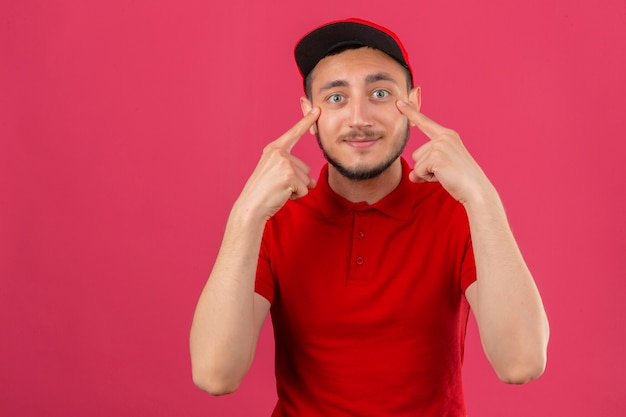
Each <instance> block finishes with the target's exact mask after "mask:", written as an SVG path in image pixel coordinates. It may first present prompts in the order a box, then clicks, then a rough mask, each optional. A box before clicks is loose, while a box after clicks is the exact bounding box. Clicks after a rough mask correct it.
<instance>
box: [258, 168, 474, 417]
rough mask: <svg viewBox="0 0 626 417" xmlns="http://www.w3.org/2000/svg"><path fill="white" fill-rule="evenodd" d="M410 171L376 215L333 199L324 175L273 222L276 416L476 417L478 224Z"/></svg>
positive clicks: (270, 295)
mask: <svg viewBox="0 0 626 417" xmlns="http://www.w3.org/2000/svg"><path fill="white" fill-rule="evenodd" d="M402 165H403V170H404V175H403V178H402V181H401V183H400V184H399V185H398V187H396V189H395V190H394V191H393V192H391V193H390V194H389V195H388V196H386V197H385V198H384V199H382V200H381V201H379V202H378V203H376V204H373V205H368V204H366V203H351V202H349V201H347V200H345V199H344V198H342V197H340V196H339V195H337V194H336V193H335V192H334V191H332V189H331V188H330V187H329V185H328V181H327V176H328V167H327V166H325V167H324V168H323V169H322V172H321V175H320V179H319V181H318V185H317V187H316V188H315V189H313V190H311V192H310V193H309V194H308V195H307V196H306V197H304V198H301V199H299V200H296V201H288V202H287V204H286V205H285V206H284V207H283V208H282V209H281V210H280V211H279V212H278V213H277V214H276V215H275V216H274V217H272V218H271V219H270V220H269V221H268V223H267V225H266V228H265V234H264V237H263V242H262V245H261V254H260V257H259V266H258V271H257V281H256V291H257V292H258V293H259V294H261V295H262V296H264V297H265V298H267V299H268V300H269V301H270V302H271V303H272V307H271V316H272V322H273V325H274V334H275V340H276V365H275V366H276V383H277V390H278V403H277V405H276V408H275V410H274V413H273V416H300V417H303V416H324V417H329V416H332V417H335V416H350V417H352V416H421V417H424V416H433V417H435V416H436V417H442V416H454V417H456V416H465V404H464V400H463V389H462V383H461V365H462V361H463V344H464V338H465V326H466V323H467V316H468V311H469V308H468V305H467V302H466V301H465V297H464V296H463V293H464V291H465V289H466V288H467V287H468V286H469V285H470V284H471V283H472V282H474V280H475V279H476V269H475V265H474V255H473V251H472V245H471V240H470V233H469V225H468V221H467V216H466V213H465V210H464V208H463V206H462V205H461V204H459V203H458V202H457V201H455V200H454V199H453V198H452V197H451V196H450V195H449V194H448V193H447V192H446V191H445V190H444V189H443V188H442V187H441V185H439V184H438V183H420V184H414V183H412V182H410V181H409V180H408V173H409V170H410V168H409V166H408V165H407V163H406V162H405V161H404V160H403V161H402Z"/></svg>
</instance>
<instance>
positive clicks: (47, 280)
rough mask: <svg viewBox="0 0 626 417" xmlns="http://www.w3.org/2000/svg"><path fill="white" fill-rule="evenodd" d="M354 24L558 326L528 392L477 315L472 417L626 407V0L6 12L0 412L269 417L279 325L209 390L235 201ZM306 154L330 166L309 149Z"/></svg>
mask: <svg viewBox="0 0 626 417" xmlns="http://www.w3.org/2000/svg"><path fill="white" fill-rule="evenodd" d="M351 16H358V17H362V18H366V19H370V20H374V21H376V22H378V23H380V24H383V25H386V26H388V27H391V28H392V29H393V30H395V31H396V32H397V33H398V34H399V35H400V37H401V38H402V39H403V41H404V43H405V46H406V47H407V49H408V50H409V52H410V56H411V58H412V63H413V66H414V68H415V72H416V74H415V75H416V80H417V82H418V83H419V84H420V85H421V86H422V88H423V102H424V103H423V108H422V110H423V111H424V113H426V114H427V115H429V116H430V117H432V118H433V119H435V120H437V121H439V122H440V123H441V124H443V125H445V126H448V127H451V128H454V129H455V130H457V131H459V132H460V133H461V136H462V137H463V138H464V141H465V143H466V145H467V146H468V147H469V148H470V150H471V151H472V153H473V155H474V156H475V158H476V159H477V160H478V161H479V162H480V163H481V165H482V166H483V168H484V169H485V171H486V172H487V173H488V175H489V176H490V178H491V179H492V181H493V182H494V183H495V184H496V186H497V187H498V189H499V190H500V193H501V195H502V198H503V200H504V202H505V205H506V207H507V210H508V213H509V217H510V221H511V224H512V227H513V228H514V230H515V233H516V236H517V238H518V241H519V244H520V246H521V247H522V250H523V252H524V254H525V256H526V258H527V261H528V263H529V265H530V267H531V269H532V270H533V272H534V274H535V277H536V280H537V283H538V285H539V287H540V289H541V291H542V294H543V297H544V301H545V305H546V308H547V311H548V313H549V317H550V321H551V326H552V339H551V344H550V348H549V363H548V368H547V370H546V373H545V375H544V376H543V377H542V378H541V379H540V380H538V381H535V382H532V383H530V384H528V385H525V386H506V385H504V384H501V383H500V382H498V380H497V378H496V377H495V375H494V373H493V371H492V370H491V369H490V367H489V365H488V364H487V362H486V360H485V359H484V357H483V355H482V352H481V350H480V342H479V340H478V335H477V333H476V329H475V325H474V323H473V322H472V321H471V322H470V326H469V336H468V345H467V352H466V366H465V384H466V396H467V403H468V409H469V414H470V416H472V415H474V416H482V417H496V416H503V415H506V416H510V417H516V416H524V417H526V416H539V417H543V416H545V417H553V416H568V417H572V416H618V415H625V414H626V405H625V404H624V395H625V394H626V392H625V390H624V386H626V359H625V358H626V355H625V354H624V344H625V343H626V326H624V324H623V320H624V317H625V316H626V307H625V306H624V302H623V300H624V293H625V291H626V284H625V277H624V274H623V271H624V263H625V262H624V261H625V259H626V256H625V255H626V254H625V249H626V239H625V237H624V235H625V233H626V221H625V220H624V216H625V214H626V197H625V195H626V192H625V191H626V190H625V178H626V168H625V166H624V165H625V163H624V160H625V157H626V145H625V144H624V143H625V141H624V137H625V136H624V131H625V120H626V116H625V114H626V99H625V97H626V83H625V78H626V77H625V76H624V74H626V1H624V0H599V1H593V2H592V1H569V0H559V1H556V0H547V1H546V0H530V1H526V2H503V1H499V0H483V1H477V2H469V1H463V0H447V1H433V0H430V1H411V2H408V1H397V2H386V3H385V4H384V7H383V5H382V4H381V3H380V2H378V1H373V0H360V1H356V0H354V1H332V0H319V1H316V2H291V1H283V2H278V1H276V2H272V1H258V2H247V1H242V0H232V1H223V2H211V1H208V0H204V1H199V0H189V1H184V2H181V1H174V0H160V1H155V0H134V1H128V0H114V1H106V2H105V1H84V0H50V1H43V0H42V1H35V0H12V1H11V0H2V1H1V2H0V146H1V147H0V415H2V416H22V417H31V416H32V417H34V416H42V415H45V416H93V417H95V416H111V415H115V416H186V417H187V416H188V417H191V416H243V415H245V416H267V415H269V413H270V412H271V409H272V406H273V403H274V401H275V392H274V381H273V375H272V372H273V371H272V366H273V364H272V355H273V344H272V343H273V342H272V337H271V327H270V324H269V323H268V324H267V325H266V327H265V329H264V331H263V333H262V336H261V341H260V344H259V348H258V351H257V357H256V360H255V363H254V365H253V369H252V371H251V373H250V374H249V375H248V377H247V378H246V380H245V381H244V384H243V386H242V387H241V389H240V391H238V392H237V393H235V394H233V395H231V396H227V397H220V398H214V397H210V396H208V395H206V394H204V393H202V392H200V391H199V390H197V389H196V388H195V387H194V386H193V384H192V382H191V376H190V365H189V354H188V342H187V339H188V331H189V325H190V322H191V317H192V314H193V309H194V306H195V302H196V299H197V297H198V295H199V293H200V290H201V288H202V286H203V285H204V282H205V280H206V277H207V276H208V273H209V271H210V269H211V265H212V262H213V260H214V258H215V255H216V252H217V249H218V246H219V243H220V238H221V234H222V230H223V227H224V223H225V220H226V216H227V214H228V211H229V208H230V205H231V204H232V202H233V200H234V199H235V198H236V196H237V194H238V192H239V190H240V188H241V186H242V185H243V183H244V181H245V179H246V178H247V176H248V175H249V174H250V172H251V171H252V169H253V168H254V165H255V164H256V161H257V159H258V157H259V153H260V151H261V149H262V147H263V146H264V144H265V143H267V142H268V141H270V140H272V139H274V138H275V137H277V136H278V135H280V134H281V133H283V132H284V131H285V130H286V129H287V128H288V127H290V126H291V125H292V124H293V123H295V122H296V121H297V120H298V119H299V118H300V109H299V104H298V99H299V97H300V95H301V80H300V78H299V75H298V73H297V70H296V67H295V64H294V63H293V58H292V49H293V46H294V44H295V42H296V41H297V40H298V39H299V37H300V36H302V35H303V34H304V33H305V32H306V31H307V30H309V29H311V28H313V27H315V26H317V25H319V24H321V23H323V22H325V21H327V20H334V19H337V18H344V17H351ZM424 140H425V139H424V137H423V136H422V135H420V134H419V132H413V135H412V139H411V142H410V145H409V147H410V148H411V149H414V148H416V147H417V146H419V144H420V143H422V142H423V141H424ZM294 152H295V153H296V154H297V155H298V156H299V157H301V158H302V159H304V160H305V161H307V162H308V163H309V164H310V165H311V166H312V167H313V169H314V170H316V171H317V170H318V169H319V167H320V166H321V164H322V159H321V157H320V155H319V151H318V150H317V149H316V145H315V141H314V140H313V139H312V138H311V137H310V136H306V137H305V138H303V140H302V141H301V142H300V143H299V144H298V145H297V147H296V148H295V150H294Z"/></svg>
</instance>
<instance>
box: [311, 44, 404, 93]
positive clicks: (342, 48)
mask: <svg viewBox="0 0 626 417" xmlns="http://www.w3.org/2000/svg"><path fill="white" fill-rule="evenodd" d="M361 48H369V47H368V46H365V45H361V44H348V45H342V46H340V47H338V48H335V49H332V50H330V51H329V52H328V53H327V54H326V55H324V56H323V57H322V59H324V58H326V57H327V56H332V55H339V54H340V53H342V52H344V51H348V50H351V49H361ZM373 49H375V48H373ZM377 50H378V49H377ZM320 61H321V59H320ZM401 66H402V65H401ZM402 69H403V70H404V73H405V75H406V85H407V90H409V91H410V90H411V89H412V88H413V79H412V77H411V73H410V72H409V70H408V69H406V68H405V67H404V66H402ZM313 72H314V71H311V72H309V74H308V75H307V76H306V77H305V78H304V93H305V94H306V97H307V98H308V99H309V100H312V94H311V82H312V79H311V75H312V74H313Z"/></svg>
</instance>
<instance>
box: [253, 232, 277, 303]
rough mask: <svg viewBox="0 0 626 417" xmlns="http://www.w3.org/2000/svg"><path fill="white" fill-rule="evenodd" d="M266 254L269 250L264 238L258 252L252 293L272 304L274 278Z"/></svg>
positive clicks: (267, 254)
mask: <svg viewBox="0 0 626 417" xmlns="http://www.w3.org/2000/svg"><path fill="white" fill-rule="evenodd" d="M268 252H269V248H268V245H267V243H266V240H265V237H264V238H263V241H262V242H261V250H260V252H259V260H258V263H257V269H256V280H255V283H254V291H255V292H256V293H257V294H259V295H261V296H263V297H264V298H266V299H267V300H268V301H269V302H270V304H272V303H273V302H274V277H273V274H272V267H271V264H270V261H269V253H268Z"/></svg>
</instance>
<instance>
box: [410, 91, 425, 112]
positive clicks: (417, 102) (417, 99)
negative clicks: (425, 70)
mask: <svg viewBox="0 0 626 417" xmlns="http://www.w3.org/2000/svg"><path fill="white" fill-rule="evenodd" d="M409 102H410V103H411V104H412V105H414V106H415V107H416V108H417V110H418V111H419V110H420V109H421V108H422V89H421V88H420V87H419V86H418V87H415V88H413V89H412V90H411V91H410V92H409Z"/></svg>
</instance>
